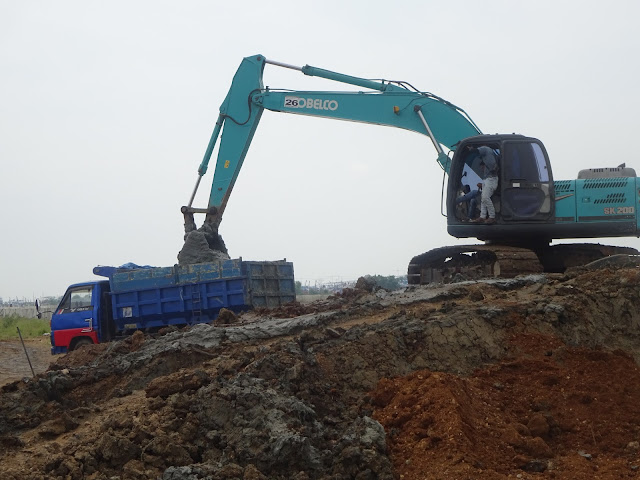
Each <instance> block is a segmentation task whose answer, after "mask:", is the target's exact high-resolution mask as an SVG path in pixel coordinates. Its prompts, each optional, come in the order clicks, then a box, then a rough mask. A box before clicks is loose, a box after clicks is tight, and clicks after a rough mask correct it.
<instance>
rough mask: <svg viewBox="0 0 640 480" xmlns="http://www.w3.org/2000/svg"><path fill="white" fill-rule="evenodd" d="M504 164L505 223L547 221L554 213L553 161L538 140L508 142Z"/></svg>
mask: <svg viewBox="0 0 640 480" xmlns="http://www.w3.org/2000/svg"><path fill="white" fill-rule="evenodd" d="M501 153H502V155H501V165H500V187H499V188H500V192H501V195H500V196H501V211H500V214H501V217H502V219H503V220H504V221H505V222H518V221H525V220H530V221H546V220H549V219H550V218H551V217H552V216H553V213H554V192H553V179H552V177H551V166H550V164H549V158H548V156H547V153H546V151H545V149H544V146H543V145H542V143H539V142H538V141H536V140H535V139H530V138H528V139H522V140H513V141H505V142H504V143H503V145H502V152H501Z"/></svg>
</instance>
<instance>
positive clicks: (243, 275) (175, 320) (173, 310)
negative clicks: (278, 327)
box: [93, 258, 296, 332]
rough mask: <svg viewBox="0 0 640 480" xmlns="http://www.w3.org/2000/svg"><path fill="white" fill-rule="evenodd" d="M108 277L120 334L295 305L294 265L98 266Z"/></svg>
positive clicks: (235, 262)
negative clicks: (222, 313)
mask: <svg viewBox="0 0 640 480" xmlns="http://www.w3.org/2000/svg"><path fill="white" fill-rule="evenodd" d="M93 273H94V274H96V275H100V276H104V277H108V278H109V284H110V290H111V306H112V310H113V311H112V316H113V320H114V323H115V327H116V332H126V331H127V330H131V329H140V328H152V327H161V326H165V325H174V324H194V323H203V322H209V321H212V320H214V319H215V318H216V317H217V316H218V313H219V312H220V309H222V308H226V309H229V310H232V311H234V312H241V311H244V310H249V309H251V308H253V307H278V306H280V305H283V304H286V303H290V302H294V301H295V299H296V296H295V282H294V275H293V264H292V263H291V262H287V261H285V260H281V261H273V262H264V261H262V262H260V261H243V260H242V259H241V258H239V259H233V260H226V261H222V262H213V263H201V264H193V265H175V266H173V267H157V268H151V267H138V268H135V267H134V268H121V267H102V266H99V267H95V268H94V269H93Z"/></svg>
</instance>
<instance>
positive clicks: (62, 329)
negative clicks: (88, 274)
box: [51, 284, 99, 353]
mask: <svg viewBox="0 0 640 480" xmlns="http://www.w3.org/2000/svg"><path fill="white" fill-rule="evenodd" d="M97 288H98V286H97V285H95V284H88V285H74V286H72V287H69V289H68V290H67V292H66V293H65V295H64V297H63V298H62V301H61V302H60V305H58V308H57V309H56V311H55V312H54V314H53V315H52V317H51V331H52V334H53V338H52V343H54V345H53V346H54V347H66V348H68V349H73V348H74V345H75V343H76V342H77V341H78V338H80V337H89V338H90V339H91V341H92V342H93V343H97V334H96V332H97V329H98V323H97V318H98V312H97V309H98V308H99V301H98V298H99V295H94V290H96V289H97ZM94 300H95V302H94ZM94 303H95V305H94ZM56 353H58V352H56Z"/></svg>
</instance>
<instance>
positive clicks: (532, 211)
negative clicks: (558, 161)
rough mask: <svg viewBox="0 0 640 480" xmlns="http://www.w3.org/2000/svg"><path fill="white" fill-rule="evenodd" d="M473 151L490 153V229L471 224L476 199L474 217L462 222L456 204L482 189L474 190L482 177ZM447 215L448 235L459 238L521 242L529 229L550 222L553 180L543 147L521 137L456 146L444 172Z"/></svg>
mask: <svg viewBox="0 0 640 480" xmlns="http://www.w3.org/2000/svg"><path fill="white" fill-rule="evenodd" d="M478 147H489V148H490V149H491V150H492V151H493V153H494V155H495V158H496V159H497V163H498V188H497V189H496V191H495V193H494V194H493V196H492V197H491V199H492V201H493V205H494V207H495V210H496V223H495V224H493V225H488V224H484V223H482V222H479V223H478V222H472V221H470V219H471V218H473V217H474V216H475V217H477V215H479V214H480V204H481V200H480V194H478V196H477V200H476V202H474V203H475V204H477V209H476V211H475V212H472V214H471V215H466V217H465V209H464V208H460V203H461V202H456V199H458V198H460V194H461V192H462V191H466V190H471V191H473V190H480V189H481V187H479V186H478V185H479V184H480V185H482V182H483V179H484V178H485V176H486V173H487V172H486V165H484V163H483V161H482V157H481V156H480V155H479V153H478ZM465 186H468V187H465ZM468 208H469V206H468ZM467 211H468V209H467ZM447 212H451V213H450V214H448V220H447V222H448V230H449V233H450V234H451V235H453V236H456V237H458V238H461V237H476V238H479V239H481V240H492V239H493V240H497V239H500V240H505V239H519V238H522V239H526V237H527V236H528V235H529V233H528V232H530V227H531V226H533V225H537V224H540V223H549V222H553V221H554V189H553V178H552V174H551V165H550V163H549V157H548V155H547V152H546V150H545V148H544V145H543V144H542V143H541V142H540V141H539V140H537V139H535V138H530V137H525V136H522V135H479V136H475V137H471V138H467V139H465V140H463V141H462V142H460V144H459V146H458V147H457V148H456V151H455V153H454V156H453V159H452V164H451V169H450V171H449V184H448V187H447ZM523 224H524V225H528V226H529V228H527V227H522V225H523Z"/></svg>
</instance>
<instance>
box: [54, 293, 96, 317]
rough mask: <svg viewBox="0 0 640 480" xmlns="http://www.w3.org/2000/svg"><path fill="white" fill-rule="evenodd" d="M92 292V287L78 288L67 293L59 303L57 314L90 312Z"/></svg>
mask: <svg viewBox="0 0 640 480" xmlns="http://www.w3.org/2000/svg"><path fill="white" fill-rule="evenodd" d="M92 292H93V287H78V288H74V289H72V290H69V291H67V293H66V295H65V296H64V298H63V299H62V302H60V306H59V307H58V313H67V312H82V311H84V310H91V294H92Z"/></svg>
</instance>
